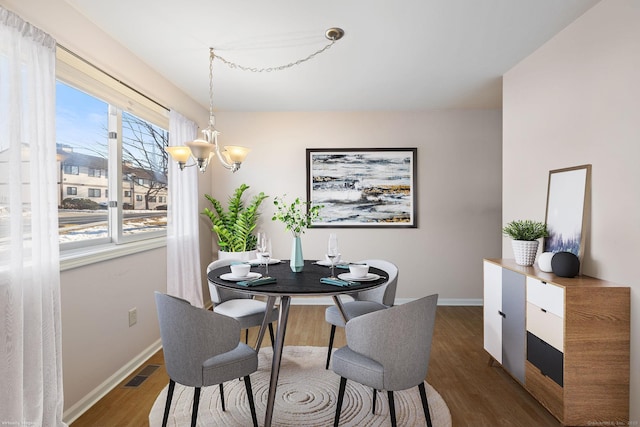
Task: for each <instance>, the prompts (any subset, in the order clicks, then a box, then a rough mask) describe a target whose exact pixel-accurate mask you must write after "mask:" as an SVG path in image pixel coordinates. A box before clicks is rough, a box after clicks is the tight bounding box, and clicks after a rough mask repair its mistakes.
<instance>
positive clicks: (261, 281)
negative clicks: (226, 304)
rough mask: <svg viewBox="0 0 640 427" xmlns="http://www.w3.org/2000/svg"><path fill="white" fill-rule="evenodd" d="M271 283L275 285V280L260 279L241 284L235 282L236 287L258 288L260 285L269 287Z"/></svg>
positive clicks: (271, 278)
mask: <svg viewBox="0 0 640 427" xmlns="http://www.w3.org/2000/svg"><path fill="white" fill-rule="evenodd" d="M272 283H276V278H275V277H261V278H259V279H254V280H244V281H242V282H236V284H237V285H240V286H247V287H251V286H260V285H270V284H272Z"/></svg>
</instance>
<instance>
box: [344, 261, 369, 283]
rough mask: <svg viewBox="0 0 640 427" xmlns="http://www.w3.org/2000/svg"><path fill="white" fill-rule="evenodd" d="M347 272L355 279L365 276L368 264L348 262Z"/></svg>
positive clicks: (367, 271)
mask: <svg viewBox="0 0 640 427" xmlns="http://www.w3.org/2000/svg"><path fill="white" fill-rule="evenodd" d="M349 273H351V275H352V276H353V277H355V278H357V279H361V278H363V277H367V273H369V266H368V265H367V264H349Z"/></svg>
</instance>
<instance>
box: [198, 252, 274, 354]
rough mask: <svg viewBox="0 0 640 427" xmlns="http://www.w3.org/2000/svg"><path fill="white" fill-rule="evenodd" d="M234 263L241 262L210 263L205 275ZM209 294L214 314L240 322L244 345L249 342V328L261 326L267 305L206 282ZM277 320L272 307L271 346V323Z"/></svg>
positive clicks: (250, 296)
mask: <svg viewBox="0 0 640 427" xmlns="http://www.w3.org/2000/svg"><path fill="white" fill-rule="evenodd" d="M234 262H242V261H240V260H233V259H222V260H216V261H213V262H211V263H210V264H209V265H208V266H207V273H209V272H210V271H211V270H215V269H216V268H221V267H226V266H228V265H231V264H232V263H234ZM208 283H209V293H210V294H211V301H212V302H213V311H214V313H219V314H224V315H225V316H229V317H233V318H234V319H236V320H237V321H238V322H240V329H243V330H244V331H245V343H247V342H248V340H249V328H252V327H254V326H261V325H262V321H263V319H264V316H265V312H266V310H267V303H266V302H264V301H260V300H257V299H255V298H254V297H253V296H252V295H250V294H247V293H244V292H237V291H232V290H229V289H223V288H221V287H219V286H216V284H215V283H213V282H211V281H210V280H208ZM277 319H278V307H273V309H272V310H271V312H270V313H269V337H270V338H271V345H272V346H273V344H274V342H275V338H274V333H273V322H275V321H276V320H277Z"/></svg>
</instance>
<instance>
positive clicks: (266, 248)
mask: <svg viewBox="0 0 640 427" xmlns="http://www.w3.org/2000/svg"><path fill="white" fill-rule="evenodd" d="M256 249H257V250H258V256H259V257H260V259H261V260H263V261H264V269H265V274H269V260H270V258H271V239H270V238H269V237H268V236H267V233H264V232H260V233H258V242H257V245H256Z"/></svg>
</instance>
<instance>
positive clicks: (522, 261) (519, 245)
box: [511, 240, 539, 265]
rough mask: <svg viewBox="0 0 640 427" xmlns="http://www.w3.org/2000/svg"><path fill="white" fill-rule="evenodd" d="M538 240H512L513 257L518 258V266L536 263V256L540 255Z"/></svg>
mask: <svg viewBox="0 0 640 427" xmlns="http://www.w3.org/2000/svg"><path fill="white" fill-rule="evenodd" d="M538 244H539V242H538V241H537V240H532V241H529V240H512V241H511V246H512V247H513V255H514V256H515V258H516V264H518V265H533V263H534V262H535V261H536V254H537V253H538Z"/></svg>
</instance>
